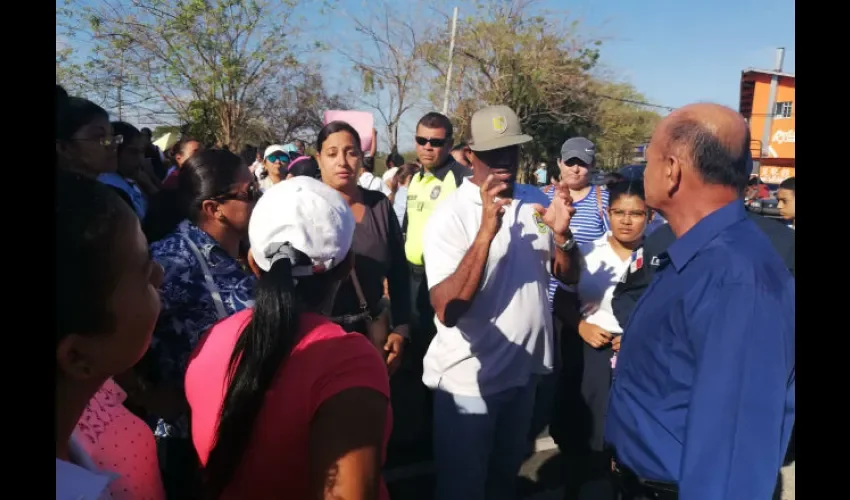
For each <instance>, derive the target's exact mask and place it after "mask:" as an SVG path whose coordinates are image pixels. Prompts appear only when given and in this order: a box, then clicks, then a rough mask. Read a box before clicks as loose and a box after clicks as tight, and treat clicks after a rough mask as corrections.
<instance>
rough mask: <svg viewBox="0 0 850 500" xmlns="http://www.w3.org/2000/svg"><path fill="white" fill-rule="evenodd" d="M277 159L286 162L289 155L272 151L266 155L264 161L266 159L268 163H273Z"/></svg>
mask: <svg viewBox="0 0 850 500" xmlns="http://www.w3.org/2000/svg"><path fill="white" fill-rule="evenodd" d="M278 160H280V162H281V163H288V162H289V155H287V154H284V153H272V154H270V155H269V156H267V157H266V161H268V162H269V163H274V162H276V161H278Z"/></svg>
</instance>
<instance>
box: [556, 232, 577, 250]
mask: <svg viewBox="0 0 850 500" xmlns="http://www.w3.org/2000/svg"><path fill="white" fill-rule="evenodd" d="M553 242H554V243H555V246H556V247H558V248H560V249H561V250H563V251H565V252H569V251H570V250H572V249H573V248H575V246H576V239H575V238H573V235H572V234H570V235H569V236H568V237H567V241H565V242H564V244H563V245H562V244H560V243H558V242H557V241H554V239H553Z"/></svg>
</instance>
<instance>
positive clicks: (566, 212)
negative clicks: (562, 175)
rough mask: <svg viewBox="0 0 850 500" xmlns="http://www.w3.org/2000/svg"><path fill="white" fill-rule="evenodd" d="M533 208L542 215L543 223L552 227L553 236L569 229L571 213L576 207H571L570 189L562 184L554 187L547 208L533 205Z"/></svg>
mask: <svg viewBox="0 0 850 500" xmlns="http://www.w3.org/2000/svg"><path fill="white" fill-rule="evenodd" d="M534 209H535V210H536V211H537V213H539V214H540V215H542V216H543V223H544V224H546V225H547V226H549V228H550V229H552V232H553V233H554V234H555V236H565V235H566V234H567V231H569V230H570V221H571V220H572V218H573V214H574V213H576V209H575V207H573V199H572V198H571V197H570V190H569V188H567V187H566V185H563V184H561V185H558V186H556V187H555V196H554V197H553V198H552V203H551V204H550V205H549V208H543V206H542V205H535V206H534Z"/></svg>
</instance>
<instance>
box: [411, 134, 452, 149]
mask: <svg viewBox="0 0 850 500" xmlns="http://www.w3.org/2000/svg"><path fill="white" fill-rule="evenodd" d="M448 140H449V138H448V137H431V138H427V139H426V138H425V137H422V136H419V135H417V136H416V144H419V145H420V146H424V145H426V144H428V143H431V145H432V146H434V147H435V148H441V147H443V146H445V145H446V142H448Z"/></svg>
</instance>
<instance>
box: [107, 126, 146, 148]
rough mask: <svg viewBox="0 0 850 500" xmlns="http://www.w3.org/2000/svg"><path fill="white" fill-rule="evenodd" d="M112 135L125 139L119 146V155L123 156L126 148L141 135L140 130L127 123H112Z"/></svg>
mask: <svg viewBox="0 0 850 500" xmlns="http://www.w3.org/2000/svg"><path fill="white" fill-rule="evenodd" d="M112 133H113V134H115V135H120V136H122V137H123V142H121V144H119V145H118V155H119V156H120V155H121V151H123V150H124V148H125V147H127V146H128V145H130V144H131V143H132V142H133V141H135V140H136V138H138V137H139V136H140V135H142V133H141V132H139V129H137V128H136V127H134V126H133V125H130V124H129V123H127V122H112Z"/></svg>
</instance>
